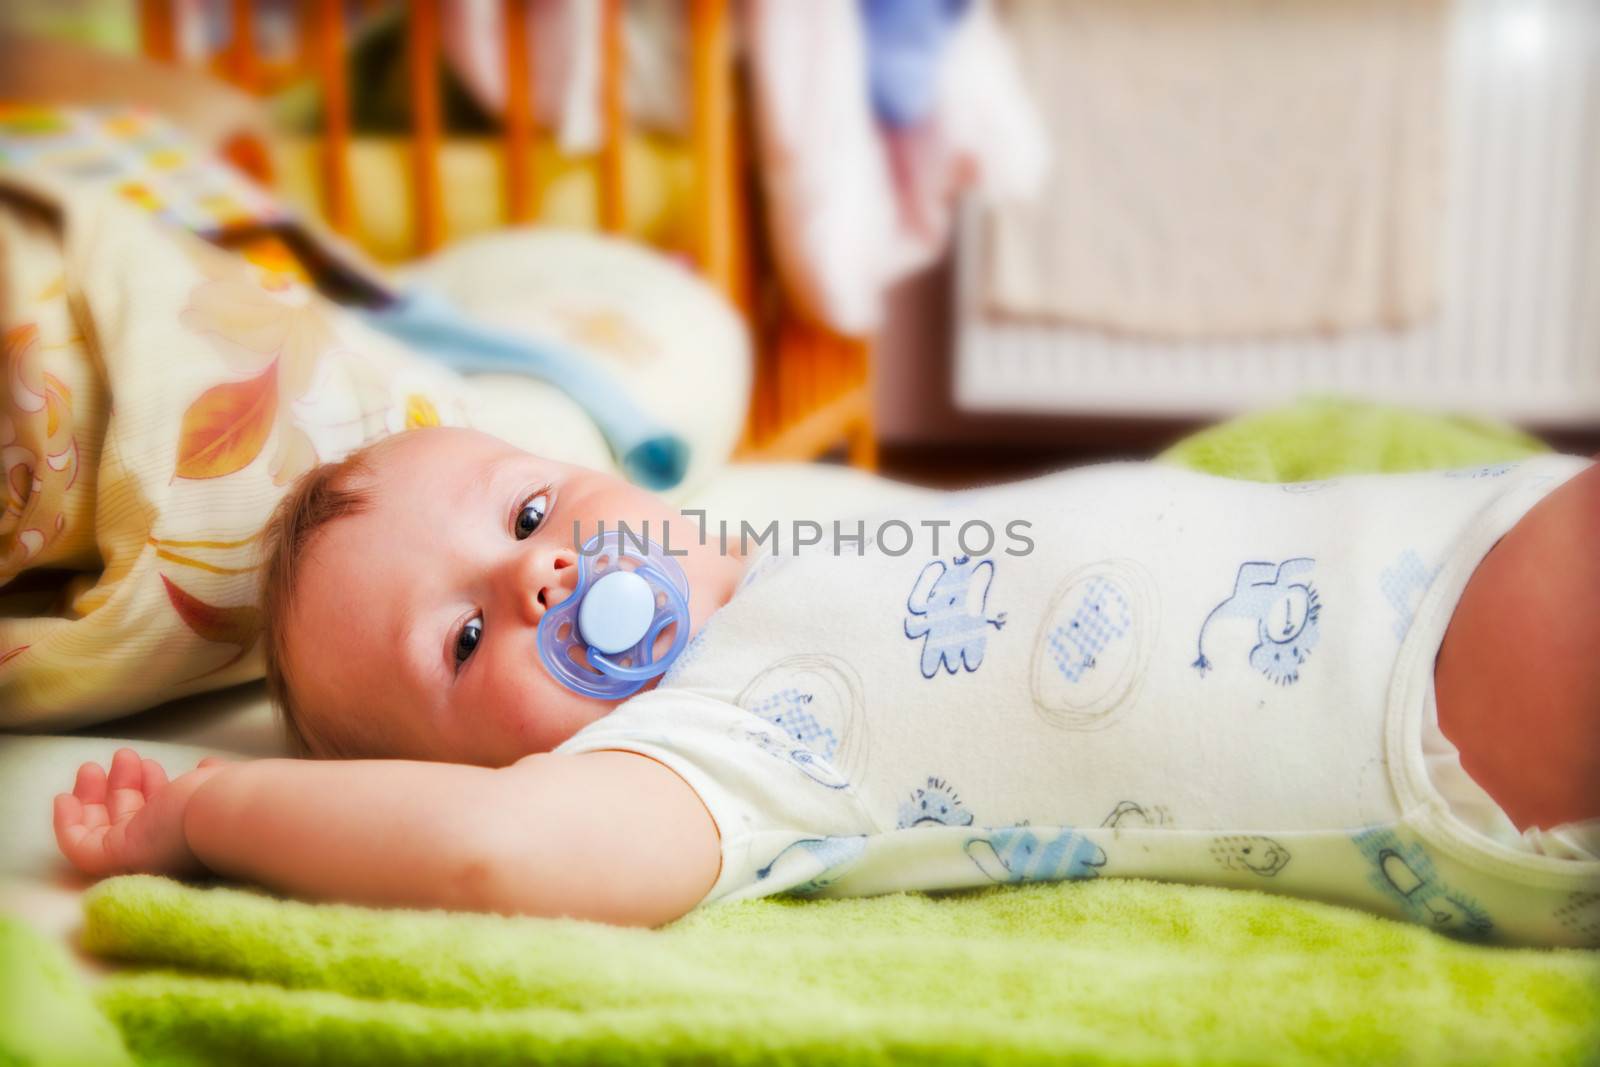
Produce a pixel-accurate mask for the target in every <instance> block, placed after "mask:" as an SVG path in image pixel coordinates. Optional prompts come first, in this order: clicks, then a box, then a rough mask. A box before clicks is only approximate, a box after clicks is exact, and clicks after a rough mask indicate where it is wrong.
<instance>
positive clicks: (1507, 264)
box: [953, 0, 1600, 427]
mask: <svg viewBox="0 0 1600 1067" xmlns="http://www.w3.org/2000/svg"><path fill="white" fill-rule="evenodd" d="M1449 34H1450V40H1449V52H1448V56H1449V60H1448V64H1447V71H1448V73H1447V78H1448V80H1449V91H1448V95H1447V101H1448V103H1447V121H1448V123H1449V129H1448V130H1447V146H1448V147H1447V153H1448V155H1447V160H1448V167H1447V172H1446V174H1447V179H1446V180H1447V190H1446V192H1447V200H1446V206H1445V208H1444V211H1445V225H1444V231H1445V248H1444V252H1443V267H1442V271H1443V273H1442V275H1441V277H1442V289H1441V296H1442V299H1441V302H1440V306H1439V310H1438V312H1437V314H1436V315H1434V316H1433V317H1431V318H1430V319H1429V320H1427V321H1426V322H1425V323H1422V324H1419V325H1417V326H1415V327H1413V328H1410V329H1407V330H1404V331H1398V332H1382V331H1370V332H1356V333H1348V334H1343V335H1339V336H1334V337H1306V338H1296V339H1273V340H1262V341H1247V342H1239V341H1230V342H1209V341H1208V342H1203V343H1202V342H1171V341H1140V340H1138V339H1130V338H1128V337H1124V336H1110V335H1106V334H1102V333H1098V332H1094V331H1090V330H1084V329H1075V328H1068V327H1063V326H1061V325H1059V324H1049V323H1019V322H1015V321H999V320H990V319H986V318H985V317H984V316H983V314H982V313H981V308H980V306H979V290H980V288H981V287H980V285H979V278H978V275H977V271H978V269H979V265H980V264H981V263H982V262H983V258H984V249H983V247H982V240H983V233H984V231H985V229H986V227H984V226H983V225H982V221H983V220H982V219H981V218H980V217H978V216H977V214H976V213H975V212H972V211H968V212H965V213H964V214H963V217H962V221H961V225H960V233H959V244H958V253H957V271H956V294H955V301H956V330H955V333H956V337H955V358H954V382H953V390H954V396H955V402H956V404H957V406H958V407H960V408H962V409H964V410H970V411H983V412H1001V411H1010V412H1031V413H1060V414H1090V413H1092V414H1122V415H1132V416H1139V415H1144V416H1180V417H1214V416H1220V415H1227V414H1232V413H1234V412H1237V411H1241V410H1245V409H1248V408H1254V407H1259V406H1261V405H1263V404H1268V403H1275V402H1281V401H1284V400H1287V399H1291V398H1293V397H1296V396H1302V395H1305V394H1308V393H1338V394H1343V395H1355V396H1362V397H1367V398H1371V399H1375V400H1381V401H1390V402H1398V403H1404V404H1408V405H1411V406H1416V407H1423V408H1433V409H1448V410H1455V411H1469V412H1476V413H1481V414H1485V415H1492V416H1498V417H1501V418H1507V419H1511V420H1514V421H1518V422H1524V423H1531V424H1538V425H1543V426H1550V427H1562V426H1566V427H1576V426H1594V425H1600V2H1595V0H1456V4H1455V6H1454V8H1453V11H1452V14H1451V17H1450V22H1449ZM1041 104H1042V105H1043V106H1050V105H1049V102H1047V101H1041Z"/></svg>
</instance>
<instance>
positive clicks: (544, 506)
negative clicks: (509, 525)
mask: <svg viewBox="0 0 1600 1067" xmlns="http://www.w3.org/2000/svg"><path fill="white" fill-rule="evenodd" d="M549 508H550V501H549V499H548V498H547V497H546V496H545V494H544V493H539V494H537V495H536V496H531V497H529V498H528V499H527V500H526V501H524V502H523V504H522V510H521V511H519V512H517V528H516V535H517V540H518V541H521V540H524V539H525V538H527V537H528V536H529V535H530V534H532V533H533V531H535V530H537V529H538V528H539V524H540V523H542V522H544V516H545V512H546V511H548V510H549Z"/></svg>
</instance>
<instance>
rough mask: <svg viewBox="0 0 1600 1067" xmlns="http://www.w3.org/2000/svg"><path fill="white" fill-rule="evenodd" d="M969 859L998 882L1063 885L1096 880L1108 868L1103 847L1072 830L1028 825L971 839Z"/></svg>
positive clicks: (1019, 825) (1002, 829)
mask: <svg viewBox="0 0 1600 1067" xmlns="http://www.w3.org/2000/svg"><path fill="white" fill-rule="evenodd" d="M966 852H967V855H968V856H969V857H970V858H971V859H972V862H973V863H975V864H977V865H978V869H979V870H980V871H982V872H983V873H984V874H985V875H987V876H988V877H989V879H990V880H991V881H995V882H1059V881H1064V880H1068V881H1070V880H1077V879H1082V878H1094V877H1096V876H1097V875H1098V874H1099V873H1100V868H1101V867H1104V866H1105V864H1106V853H1105V850H1104V849H1102V848H1101V847H1100V846H1099V845H1097V844H1095V843H1094V842H1093V841H1090V840H1089V839H1088V838H1087V837H1084V836H1083V835H1082V834H1080V833H1079V832H1078V831H1076V830H1074V829H1072V828H1071V827H1070V826H1064V827H1040V828H1039V829H1038V830H1035V829H1034V828H1033V827H1031V826H1029V825H1028V824H1027V823H1020V824H1018V825H1016V826H1007V827H1003V828H1001V829H996V830H990V831H989V832H988V833H987V834H986V835H985V836H983V837H972V838H968V839H967V843H966Z"/></svg>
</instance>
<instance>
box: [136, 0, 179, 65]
mask: <svg viewBox="0 0 1600 1067" xmlns="http://www.w3.org/2000/svg"><path fill="white" fill-rule="evenodd" d="M174 2H175V0H140V2H139V47H140V49H141V50H142V51H143V52H144V54H145V55H147V56H149V57H150V58H151V59H155V60H159V61H160V62H162V63H171V62H172V61H174V60H175V59H177V58H178V25H177V21H176V20H175V18H174V17H173V14H174V13H173V4H174Z"/></svg>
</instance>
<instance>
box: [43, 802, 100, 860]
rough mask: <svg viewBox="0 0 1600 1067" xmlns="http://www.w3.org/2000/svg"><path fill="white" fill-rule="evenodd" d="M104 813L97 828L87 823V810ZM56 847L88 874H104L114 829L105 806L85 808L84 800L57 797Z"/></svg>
mask: <svg viewBox="0 0 1600 1067" xmlns="http://www.w3.org/2000/svg"><path fill="white" fill-rule="evenodd" d="M96 808H98V809H99V811H100V815H101V818H100V823H99V825H97V826H91V825H88V824H87V823H86V822H85V813H86V811H94V810H95V809H96ZM54 822H55V831H56V847H58V848H59V849H61V854H62V855H63V856H65V857H67V859H68V860H69V861H70V862H71V863H72V865H73V866H74V867H76V868H78V870H80V871H82V872H83V873H84V874H103V873H104V870H103V868H104V867H105V848H104V842H105V836H106V833H107V831H108V830H109V829H110V828H109V827H108V826H107V825H106V823H105V807H104V806H102V805H93V806H90V807H89V808H87V809H86V808H85V807H84V804H83V801H81V800H79V799H78V798H77V797H76V796H74V795H73V794H71V793H61V794H59V795H57V796H56V807H55V820H54Z"/></svg>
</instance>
